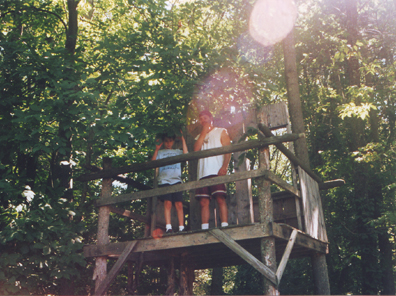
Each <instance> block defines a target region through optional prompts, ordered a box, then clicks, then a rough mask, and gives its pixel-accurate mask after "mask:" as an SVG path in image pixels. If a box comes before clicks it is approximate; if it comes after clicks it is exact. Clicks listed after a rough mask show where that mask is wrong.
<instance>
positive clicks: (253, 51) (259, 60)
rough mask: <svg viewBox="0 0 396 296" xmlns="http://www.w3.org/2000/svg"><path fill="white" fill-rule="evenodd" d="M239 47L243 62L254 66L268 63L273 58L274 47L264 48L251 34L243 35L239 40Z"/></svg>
mask: <svg viewBox="0 0 396 296" xmlns="http://www.w3.org/2000/svg"><path fill="white" fill-rule="evenodd" d="M237 47H238V51H239V55H240V56H241V59H242V61H245V62H249V63H251V64H253V65H261V64H264V63H266V62H268V61H269V60H270V59H271V58H272V56H273V46H262V45H261V44H260V43H258V42H257V41H256V40H254V39H253V37H252V36H251V35H250V34H249V32H245V33H243V34H241V35H240V36H239V38H238V40H237Z"/></svg>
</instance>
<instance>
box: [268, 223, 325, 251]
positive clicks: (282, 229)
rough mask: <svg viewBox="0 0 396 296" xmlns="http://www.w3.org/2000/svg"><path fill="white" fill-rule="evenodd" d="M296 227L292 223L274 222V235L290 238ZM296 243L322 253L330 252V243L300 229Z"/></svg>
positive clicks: (284, 238)
mask: <svg viewBox="0 0 396 296" xmlns="http://www.w3.org/2000/svg"><path fill="white" fill-rule="evenodd" d="M294 229H295V228H293V227H291V226H290V225H286V224H282V223H273V224H272V233H273V236H275V237H277V238H280V239H283V240H289V238H290V236H291V234H292V232H293V230H294ZM295 244H296V245H299V246H302V247H304V248H306V249H311V250H313V251H315V252H318V253H322V254H327V253H328V252H329V250H328V244H327V243H326V242H322V241H319V240H317V239H314V238H312V237H311V236H310V235H308V234H306V233H304V232H302V231H301V230H298V236H297V238H296V242H295Z"/></svg>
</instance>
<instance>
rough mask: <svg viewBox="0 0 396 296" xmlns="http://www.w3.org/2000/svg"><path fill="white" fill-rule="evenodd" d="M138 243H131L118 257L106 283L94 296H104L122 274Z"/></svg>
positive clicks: (105, 280) (104, 282)
mask: <svg viewBox="0 0 396 296" xmlns="http://www.w3.org/2000/svg"><path fill="white" fill-rule="evenodd" d="M136 243H137V241H130V242H129V243H128V245H127V246H126V247H125V249H124V250H123V251H122V253H121V255H120V257H118V260H117V262H116V263H115V264H114V266H113V268H112V269H111V270H110V272H109V273H108V274H107V276H106V278H105V279H104V281H103V282H102V283H101V284H100V285H99V287H98V289H97V290H96V291H95V293H94V295H104V294H105V293H106V291H107V289H108V288H109V287H110V285H111V283H112V282H113V280H114V279H115V277H116V276H117V274H118V273H119V272H120V270H121V268H122V266H123V265H124V263H125V261H126V260H127V259H128V256H129V254H131V253H132V251H133V249H134V247H135V246H136Z"/></svg>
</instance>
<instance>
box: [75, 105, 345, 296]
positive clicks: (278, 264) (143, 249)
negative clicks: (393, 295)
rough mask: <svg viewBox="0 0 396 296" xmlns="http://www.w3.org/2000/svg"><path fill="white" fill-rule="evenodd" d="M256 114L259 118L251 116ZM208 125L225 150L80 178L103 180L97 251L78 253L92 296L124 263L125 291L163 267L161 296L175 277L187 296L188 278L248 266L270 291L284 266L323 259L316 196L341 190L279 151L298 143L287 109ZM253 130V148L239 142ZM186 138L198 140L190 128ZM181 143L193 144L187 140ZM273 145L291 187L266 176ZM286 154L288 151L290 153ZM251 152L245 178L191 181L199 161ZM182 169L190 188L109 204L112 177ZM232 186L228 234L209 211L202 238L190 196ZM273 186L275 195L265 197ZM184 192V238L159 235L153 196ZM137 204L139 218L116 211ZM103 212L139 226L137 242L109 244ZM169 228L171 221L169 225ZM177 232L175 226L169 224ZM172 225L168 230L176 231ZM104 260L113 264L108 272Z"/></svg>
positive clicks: (242, 169)
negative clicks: (145, 270)
mask: <svg viewBox="0 0 396 296" xmlns="http://www.w3.org/2000/svg"><path fill="white" fill-rule="evenodd" d="M256 113H258V114H256ZM215 125H217V126H221V125H223V127H226V128H228V130H229V133H230V136H231V138H232V139H233V143H234V144H232V145H230V146H225V147H221V148H216V149H211V150H205V151H198V152H193V153H188V154H183V155H180V156H175V157H169V158H165V159H161V160H156V161H151V162H148V163H141V164H135V165H133V166H128V167H121V168H112V167H111V162H110V160H109V159H106V160H105V161H104V167H103V170H101V171H98V172H94V173H90V174H87V175H83V176H80V177H79V180H80V181H88V180H94V179H98V178H103V183H102V193H101V196H100V198H99V199H98V200H97V203H96V206H97V207H99V218H98V219H99V221H98V239H97V244H96V245H87V246H85V247H84V255H85V256H86V257H91V258H92V257H95V258H96V266H95V271H94V279H95V280H96V283H95V294H96V295H103V294H105V293H106V291H107V289H108V288H109V286H110V284H111V283H112V282H113V281H114V280H115V278H116V276H117V274H118V273H119V272H120V270H121V268H122V266H123V265H124V264H125V263H128V266H129V267H130V269H129V278H130V285H131V290H136V287H137V285H138V284H139V283H138V278H139V272H140V270H141V268H142V266H143V265H152V266H164V265H165V266H167V267H168V291H167V293H168V294H173V293H174V289H175V285H176V277H175V269H179V278H180V279H179V294H183V295H191V294H192V284H193V281H194V270H198V269H206V268H215V267H225V266H232V265H239V264H250V265H251V266H253V267H254V268H255V269H257V270H258V271H259V272H260V273H262V274H263V275H264V277H265V278H266V279H267V280H268V281H269V283H270V285H272V286H273V287H274V288H275V289H276V287H277V286H278V285H279V283H280V281H281V278H282V274H283V271H284V270H285V268H286V264H287V261H288V259H289V258H301V257H305V256H312V255H313V254H317V253H320V254H326V253H327V252H328V240H327V235H326V227H325V223H324V217H323V212H322V205H321V198H320V194H319V191H320V190H321V189H327V188H331V187H334V186H339V185H341V184H342V183H343V181H342V180H335V181H330V182H326V183H324V182H322V181H321V180H320V178H318V177H317V176H316V175H315V174H314V173H313V172H312V171H311V170H310V169H309V168H307V167H306V166H305V165H304V164H303V163H302V162H301V161H300V160H299V159H298V158H296V156H295V155H294V153H293V152H292V148H290V149H288V148H287V147H286V146H285V145H284V144H283V143H285V142H289V144H290V143H292V142H293V141H295V140H297V139H299V138H300V137H303V136H304V135H301V134H291V133H290V124H289V120H288V113H287V108H286V104H284V103H280V104H274V105H269V106H266V107H265V108H263V109H262V110H260V112H251V113H250V115H248V116H247V117H246V118H245V119H244V122H243V124H241V125H239V126H237V127H235V126H234V127H231V126H227V123H226V122H225V123H224V122H217V123H216V122H215ZM249 126H252V127H255V128H258V129H259V130H260V131H261V133H262V137H261V138H260V139H259V140H253V141H242V142H239V143H238V140H239V138H240V137H241V136H242V135H243V133H244V129H246V128H247V127H249ZM277 128H286V129H287V130H288V131H289V133H287V134H284V135H282V136H274V135H273V134H272V130H275V129H277ZM190 133H191V134H193V136H194V134H197V133H198V130H195V129H194V128H193V129H192V130H191V131H190ZM193 136H192V137H190V138H189V139H187V142H188V141H190V143H192V141H193V138H194V137H193ZM270 145H275V146H276V147H277V148H278V149H279V150H280V151H281V152H282V153H283V154H284V155H285V156H286V157H287V158H288V159H289V160H290V163H291V164H292V168H293V169H292V173H293V184H289V183H287V182H286V181H284V180H283V179H281V178H280V177H278V176H277V175H275V174H274V173H273V172H271V171H270V170H269V158H268V147H269V146H270ZM290 146H291V145H290ZM255 148H257V149H258V154H259V155H258V157H259V160H260V164H259V167H258V168H257V169H254V170H250V169H249V166H248V165H247V163H246V162H244V161H242V164H241V165H235V169H234V173H233V174H230V175H226V176H219V177H216V178H212V179H206V180H201V181H196V163H197V160H198V159H199V158H204V157H209V156H214V155H219V154H225V153H233V154H234V159H238V158H239V155H240V154H241V153H242V152H243V151H246V150H249V149H255ZM185 161H188V166H189V180H190V181H189V182H187V183H184V184H180V185H173V186H170V187H166V188H165V189H164V188H153V189H149V190H142V191H139V192H136V193H131V194H123V195H119V196H112V194H111V188H112V185H111V184H112V179H113V178H116V176H117V175H118V174H123V173H127V172H139V171H144V170H148V169H154V168H158V167H160V166H164V165H169V164H173V163H179V162H185ZM252 179H256V184H257V186H258V194H257V196H256V197H253V196H252V187H251V186H252V185H251V180H252ZM231 182H235V187H236V190H235V192H236V193H235V194H233V195H232V196H229V197H228V199H227V203H228V209H229V223H230V225H229V226H228V227H224V228H222V227H218V225H220V224H219V222H218V221H217V220H218V217H217V216H218V215H216V212H217V211H216V206H215V204H214V202H212V203H213V204H211V219H210V227H209V229H208V230H201V229H200V208H199V203H198V202H197V201H196V199H195V198H194V189H196V188H199V187H203V186H208V185H215V184H220V183H231ZM272 184H275V185H276V186H277V188H279V189H280V190H279V191H277V192H276V193H271V190H270V186H271V185H272ZM178 191H185V192H189V196H190V202H189V204H186V207H187V208H186V209H187V211H188V219H189V220H188V229H187V231H185V232H181V233H173V234H162V233H163V232H162V231H159V232H158V229H162V230H164V217H163V208H162V207H163V205H162V203H159V202H157V197H156V196H158V195H161V194H165V193H171V192H178ZM136 199H147V200H148V208H149V209H151V210H150V211H149V212H148V213H147V214H146V216H142V215H137V214H135V213H131V212H130V211H127V210H124V209H122V208H120V207H117V206H116V205H117V204H119V203H125V202H127V201H132V200H136ZM110 212H114V213H117V214H119V215H123V216H127V217H130V218H131V219H137V220H139V221H142V222H144V223H145V224H146V234H145V236H144V237H142V238H139V239H136V240H133V241H125V242H110V239H109V233H108V228H109V214H110ZM174 220H175V222H176V221H177V220H176V219H175V217H174ZM176 225H177V224H176ZM176 225H175V226H176ZM108 260H116V261H115V264H114V265H113V267H112V268H111V270H109V271H107V262H108Z"/></svg>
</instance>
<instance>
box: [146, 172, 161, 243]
mask: <svg viewBox="0 0 396 296" xmlns="http://www.w3.org/2000/svg"><path fill="white" fill-rule="evenodd" d="M158 172H159V170H158V168H155V169H154V190H157V191H160V189H162V188H158ZM151 197H152V202H151V209H147V210H148V211H151V215H150V217H151V221H150V234H151V236H153V232H154V230H155V229H156V228H157V205H158V198H157V195H155V196H151Z"/></svg>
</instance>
